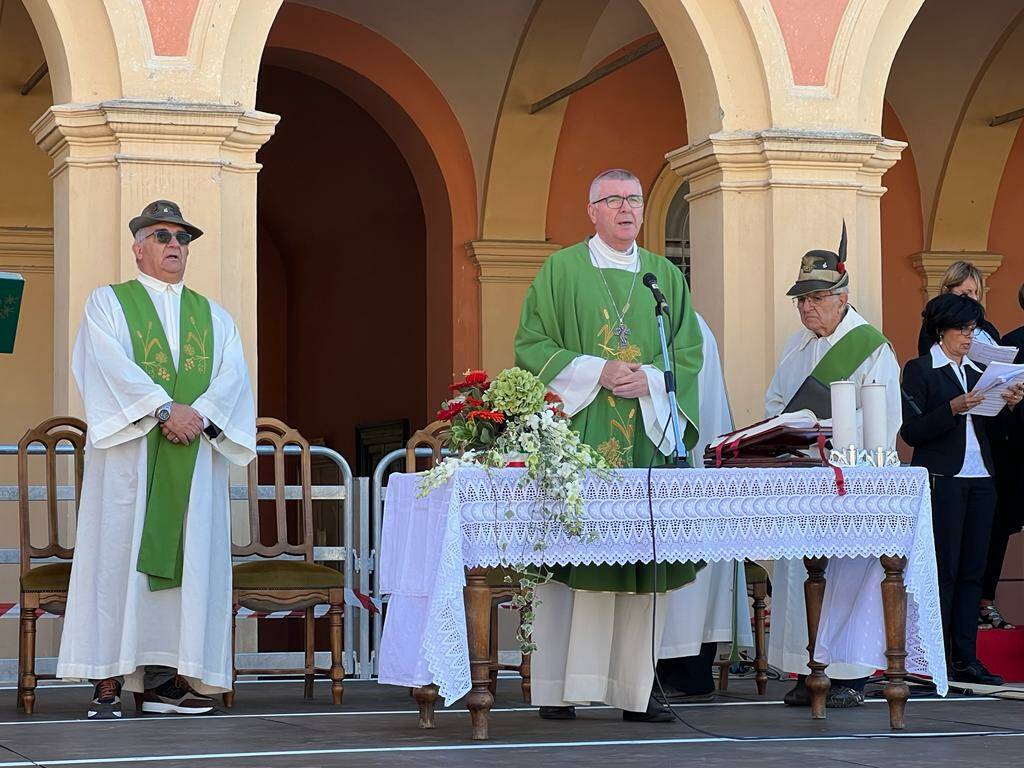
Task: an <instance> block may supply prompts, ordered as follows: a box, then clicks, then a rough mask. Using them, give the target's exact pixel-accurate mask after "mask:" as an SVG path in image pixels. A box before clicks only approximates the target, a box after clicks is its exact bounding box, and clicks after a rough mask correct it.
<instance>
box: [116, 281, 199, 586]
mask: <svg viewBox="0 0 1024 768" xmlns="http://www.w3.org/2000/svg"><path fill="white" fill-rule="evenodd" d="M110 287H111V288H112V289H113V290H114V295H115V296H116V297H117V300H118V302H119V303H120V304H121V309H123V310H124V316H125V320H126V321H127V322H128V331H129V335H130V336H131V339H132V352H133V354H134V357H135V363H136V364H137V365H138V366H139V367H140V368H141V369H142V370H144V371H145V372H146V373H147V374H148V375H149V376H150V378H152V379H153V381H154V382H156V383H157V384H159V385H160V386H161V387H163V388H164V390H165V391H166V392H167V395H168V397H167V399H168V400H173V401H174V402H176V403H184V404H186V405H191V404H192V403H194V402H195V400H196V398H198V397H199V396H200V395H201V394H203V393H204V392H205V391H206V390H207V389H209V387H210V376H211V374H212V369H213V320H212V317H211V313H210V302H209V301H207V299H206V298H205V297H203V296H201V295H200V294H198V293H196V292H195V291H191V290H189V289H188V288H184V289H183V290H182V292H181V320H180V323H179V326H178V327H179V328H180V332H179V335H180V343H179V345H178V350H179V351H178V369H177V370H175V368H174V363H173V360H172V358H171V348H170V346H169V345H168V343H167V335H166V333H165V332H164V327H163V324H162V323H161V322H160V316H159V315H158V314H157V312H156V307H154V306H153V300H152V299H151V298H150V297H149V293H147V292H146V288H145V287H144V286H143V285H142V283H140V282H139V281H138V280H129V281H128V282H127V283H120V284H119V285H112V286H110ZM146 438H147V445H146V456H147V460H148V473H147V478H146V483H147V484H146V488H147V492H146V520H145V522H144V523H143V526H142V542H141V544H140V545H139V559H138V562H137V563H136V568H137V569H138V570H139V571H140V572H141V573H145V574H148V576H149V588H150V590H153V591H156V590H160V589H171V588H172V587H180V586H181V569H182V564H183V559H184V543H185V542H184V533H185V513H186V512H187V511H188V500H189V495H190V494H191V491H192V475H193V473H194V472H195V467H196V457H197V456H198V454H199V439H196V440H193V441H192V442H191V443H190V444H189V445H182V444H180V443H172V442H171V441H170V440H167V439H166V438H165V437H164V436H163V432H162V431H161V430H160V429H159V427H153V429H151V430H150V431H149V434H148V435H147V436H146Z"/></svg>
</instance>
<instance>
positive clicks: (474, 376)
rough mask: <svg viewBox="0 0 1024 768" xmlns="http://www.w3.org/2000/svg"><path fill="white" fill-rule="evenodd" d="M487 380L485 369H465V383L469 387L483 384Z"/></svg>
mask: <svg viewBox="0 0 1024 768" xmlns="http://www.w3.org/2000/svg"><path fill="white" fill-rule="evenodd" d="M486 381H487V373H486V372H485V371H467V372H466V384H467V385H468V386H471V387H476V386H479V385H481V384H484V383H485V382H486Z"/></svg>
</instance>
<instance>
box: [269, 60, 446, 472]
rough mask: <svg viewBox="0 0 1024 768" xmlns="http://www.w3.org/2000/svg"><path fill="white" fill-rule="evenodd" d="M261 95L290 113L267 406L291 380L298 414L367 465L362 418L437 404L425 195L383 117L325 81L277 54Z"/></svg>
mask: <svg viewBox="0 0 1024 768" xmlns="http://www.w3.org/2000/svg"><path fill="white" fill-rule="evenodd" d="M259 108H260V109H264V110H267V111H271V112H275V113H277V114H280V115H281V116H282V119H281V123H280V125H279V127H278V132H277V135H276V136H275V137H274V140H273V142H271V143H269V144H267V146H266V148H265V149H264V150H263V151H262V152H261V154H260V161H261V162H262V163H263V170H262V172H261V175H260V186H259V212H260V219H261V223H262V230H261V231H262V232H265V233H267V234H266V235H265V236H264V237H261V240H260V247H261V251H262V249H264V248H266V252H261V254H260V265H261V270H262V268H263V266H264V265H265V266H266V267H267V272H266V273H264V272H262V271H261V272H260V275H259V286H260V288H259V291H260V302H259V305H260V312H261V318H262V325H261V336H260V357H259V367H260V412H261V413H263V414H265V415H280V414H277V413H270V412H269V411H268V410H267V409H268V408H270V407H271V406H273V407H274V409H275V410H277V409H279V408H280V403H281V399H282V393H284V392H285V390H286V394H284V395H283V396H284V397H285V398H286V400H287V412H286V414H284V415H286V416H287V419H288V421H289V422H290V423H291V424H292V425H293V426H295V427H297V428H298V429H299V430H300V431H301V432H302V433H303V434H304V435H305V436H306V437H308V438H310V439H313V438H324V439H325V440H326V442H327V444H328V445H330V446H331V447H333V448H335V449H336V450H338V451H340V452H341V453H342V455H344V456H345V457H346V458H347V459H348V460H349V462H350V463H352V464H354V461H355V457H354V448H355V427H356V425H357V424H361V423H365V422H370V421H377V420H384V419H393V418H403V417H404V418H408V419H409V420H410V423H411V424H412V425H413V426H414V427H416V426H418V425H419V424H420V423H421V422H422V421H423V419H424V416H425V414H426V410H427V409H426V399H425V392H424V386H423V379H424V371H425V368H426V352H425V349H426V338H425V332H424V324H423V319H424V316H425V311H426V309H425V307H426V304H425V301H426V297H425V288H424V281H425V238H426V234H425V228H424V220H423V210H422V207H421V204H420V199H419V195H418V193H417V191H416V186H415V183H414V181H413V178H412V175H411V173H410V171H409V168H408V166H407V164H406V162H405V160H404V159H403V157H402V155H401V153H400V152H399V151H398V149H397V148H396V147H395V145H394V144H393V143H392V141H391V140H390V139H389V138H388V136H387V135H386V134H385V133H384V131H383V130H382V129H381V127H380V126H379V125H378V124H377V123H376V122H374V121H373V119H372V118H370V117H369V115H367V114H366V113H365V112H364V111H363V110H362V109H360V108H359V107H358V106H357V105H356V104H355V103H354V102H352V101H351V100H350V99H348V98H347V97H346V96H344V95H343V94H341V93H340V92H338V91H336V90H334V89H332V88H330V87H328V86H326V85H324V84H323V83H321V82H319V81H318V80H314V79H312V78H309V77H306V76H303V75H299V74H297V73H294V72H290V71H288V70H283V69H278V68H275V67H266V68H264V70H263V71H262V73H261V75H260V93H259ZM327 126H331V127H332V130H325V128H326V127H327ZM310 158H317V162H315V163H314V162H311V161H310ZM278 253H279V258H277V254H278ZM282 272H284V273H285V274H286V280H287V286H286V287H284V286H282V285H281V282H282V279H283V276H282ZM277 318H282V319H284V320H285V322H287V331H286V333H287V348H286V349H285V348H284V347H283V345H282V344H280V337H279V336H275V335H274V334H273V333H271V332H268V330H267V329H268V327H269V326H270V325H274V324H276V323H277V322H278V320H277ZM264 333H266V336H264ZM285 354H286V357H285ZM264 393H267V395H266V397H267V398H268V399H265V397H264ZM269 398H272V399H273V400H274V401H275V402H271V401H270V400H269Z"/></svg>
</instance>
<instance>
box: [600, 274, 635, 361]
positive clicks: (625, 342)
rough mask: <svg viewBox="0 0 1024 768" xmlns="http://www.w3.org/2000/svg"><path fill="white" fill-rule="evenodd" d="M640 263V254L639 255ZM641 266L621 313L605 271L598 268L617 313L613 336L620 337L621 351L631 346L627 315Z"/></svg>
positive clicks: (613, 308)
mask: <svg viewBox="0 0 1024 768" xmlns="http://www.w3.org/2000/svg"><path fill="white" fill-rule="evenodd" d="M637 260H638V261H639V254H638V255H637ZM639 267H640V265H639V263H638V264H637V270H636V272H634V273H633V282H632V284H630V286H629V293H628V294H627V295H626V303H625V304H623V305H622V311H621V312H620V311H619V307H618V305H617V304H616V303H615V297H614V296H612V289H611V288H609V287H608V281H607V280H606V279H605V277H604V270H603V269H601V268H600V267H598V268H597V273H598V274H599V275H600V276H601V282H602V283H604V289H605V290H606V291H607V292H608V299H609V300H610V301H611V303H612V310H613V311H614V312H615V315H616V317H617V318H618V322H617V323H616V324H615V327H613V328H612V334H613V335H615V336H618V337H619V349H625V348H626V347H628V346H629V333H630V331H629V326H628V325H626V319H625V318H626V313H627V312H628V311H629V302H630V301H632V299H633V289H634V288H636V276H637V275H638V274H640V269H639Z"/></svg>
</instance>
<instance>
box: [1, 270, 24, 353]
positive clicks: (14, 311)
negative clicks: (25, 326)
mask: <svg viewBox="0 0 1024 768" xmlns="http://www.w3.org/2000/svg"><path fill="white" fill-rule="evenodd" d="M24 290H25V278H23V277H22V276H21V275H18V274H15V273H14V272H0V353H5V354H10V353H12V352H13V351H14V336H15V334H17V332H18V316H19V315H20V314H21V296H22V293H23V292H24Z"/></svg>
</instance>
